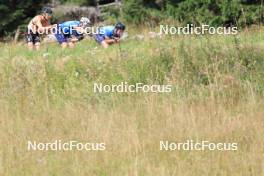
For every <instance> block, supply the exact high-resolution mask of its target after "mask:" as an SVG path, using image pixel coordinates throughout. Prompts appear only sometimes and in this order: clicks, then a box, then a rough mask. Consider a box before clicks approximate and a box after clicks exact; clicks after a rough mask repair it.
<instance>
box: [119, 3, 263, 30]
mask: <svg viewBox="0 0 264 176" xmlns="http://www.w3.org/2000/svg"><path fill="white" fill-rule="evenodd" d="M262 3H263V2H262V1H261V0H250V1H249V0H140V1H136V0H124V7H123V9H124V16H125V17H126V19H127V20H128V21H129V22H134V23H136V24H139V23H145V22H147V23H149V22H150V20H151V19H155V18H153V13H152V14H150V13H148V12H149V9H151V10H152V11H153V9H155V10H159V11H161V12H163V14H166V16H165V18H172V19H176V20H177V21H179V22H181V23H182V24H188V23H192V24H196V25H201V24H208V25H211V26H222V25H224V26H232V25H233V26H234V25H235V26H248V25H251V24H260V23H262V22H263V20H264V18H263V13H264V10H263V5H264V4H262ZM156 14H157V13H156ZM157 16H160V15H159V14H157ZM146 19H147V20H146Z"/></svg>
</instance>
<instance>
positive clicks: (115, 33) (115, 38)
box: [94, 22, 126, 48]
mask: <svg viewBox="0 0 264 176" xmlns="http://www.w3.org/2000/svg"><path fill="white" fill-rule="evenodd" d="M125 29H126V26H125V25H124V24H122V23H121V22H118V23H117V24H116V25H115V26H104V27H101V28H99V30H98V31H97V33H96V34H95V35H94V38H95V40H96V41H97V42H98V43H100V44H101V45H102V46H103V47H104V48H108V47H109V45H112V44H115V43H119V42H120V38H121V36H122V34H123V32H124V31H125Z"/></svg>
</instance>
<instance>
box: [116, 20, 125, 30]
mask: <svg viewBox="0 0 264 176" xmlns="http://www.w3.org/2000/svg"><path fill="white" fill-rule="evenodd" d="M115 28H116V29H121V30H122V31H124V30H125V29H126V26H125V25H124V24H123V23H121V22H118V23H117V24H116V25H115Z"/></svg>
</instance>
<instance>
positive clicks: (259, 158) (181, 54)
mask: <svg viewBox="0 0 264 176" xmlns="http://www.w3.org/2000/svg"><path fill="white" fill-rule="evenodd" d="M263 39H264V36H263V34H262V31H261V30H260V31H254V32H251V33H242V34H240V35H239V36H237V37H234V36H232V37H230V36H225V37H224V36H204V37H184V36H182V37H172V36H167V37H165V38H162V39H148V38H145V39H144V40H134V39H131V40H129V39H128V40H127V41H125V42H124V43H123V44H122V45H121V50H119V47H118V46H114V47H111V48H109V49H107V50H102V49H101V48H98V47H97V46H96V43H95V42H93V41H89V40H88V41H84V42H82V43H80V44H79V45H78V46H77V48H76V49H75V50H67V51H63V50H61V49H60V48H59V47H58V46H56V45H51V46H50V45H49V46H48V45H47V46H44V47H43V49H42V50H41V51H39V52H30V51H27V50H26V49H25V48H24V46H23V45H21V46H19V45H15V46H12V45H10V44H2V46H1V49H0V52H1V57H0V90H1V92H0V93H1V94H0V105H1V106H0V107H1V108H0V126H1V128H0V129H1V131H0V135H1V138H0V139H1V153H0V173H1V175H6V176H9V175H43V176H45V175H78V176H79V175H80V176H82V175H83V176H84V175H89V176H92V175H114V176H116V175H120V176H121V175H122V176H124V175H133V176H136V175H161V176H163V175H180V176H184V175H188V176H189V175H210V176H211V175H221V176H229V175H230V176H231V175H232V176H236V175H237V176H241V175H245V176H248V175H254V176H260V175H263V168H264V163H263V147H264V143H263V134H264V131H263V129H264V128H263V127H264V123H263V116H264V110H263V103H264V102H263V100H262V98H263V88H264V81H263V75H264V72H263V66H264V64H263V56H264V50H263V48H264V43H263ZM120 52H122V53H120ZM122 81H127V82H129V83H130V84H134V83H137V82H142V83H146V84H172V85H173V91H172V93H167V94H152V93H138V94H132V93H125V94H118V93H110V94H107V93H105V94H94V93H93V89H92V88H93V83H94V82H98V83H100V82H102V83H104V84H116V83H120V82H122ZM59 139H60V140H63V141H69V140H78V141H81V142H105V143H106V146H107V149H106V151H90V152H88V151H44V152H43V151H27V141H28V140H36V141H39V142H52V141H54V140H59ZM188 139H193V140H198V141H200V140H209V141H212V142H237V143H238V150H237V151H160V150H159V141H160V140H169V141H171V142H184V141H186V140H188Z"/></svg>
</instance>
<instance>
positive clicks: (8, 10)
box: [0, 0, 47, 37]
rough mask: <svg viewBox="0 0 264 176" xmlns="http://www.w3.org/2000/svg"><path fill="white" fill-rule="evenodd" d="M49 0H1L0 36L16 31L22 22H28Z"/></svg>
mask: <svg viewBox="0 0 264 176" xmlns="http://www.w3.org/2000/svg"><path fill="white" fill-rule="evenodd" d="M46 2H47V0H38V1H34V0H30V1H28V0H1V3H0V11H1V13H0V14H1V15H0V37H2V36H3V35H5V34H6V33H8V32H12V31H14V30H15V29H16V28H17V27H18V26H20V25H21V24H26V23H28V21H29V20H30V18H31V17H33V16H34V15H36V14H37V12H38V11H39V10H40V9H41V6H43V3H46Z"/></svg>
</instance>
